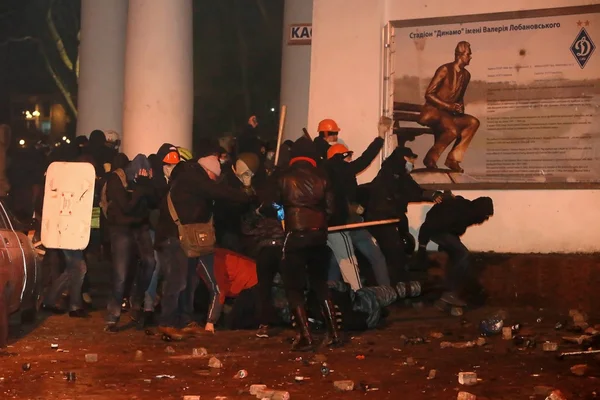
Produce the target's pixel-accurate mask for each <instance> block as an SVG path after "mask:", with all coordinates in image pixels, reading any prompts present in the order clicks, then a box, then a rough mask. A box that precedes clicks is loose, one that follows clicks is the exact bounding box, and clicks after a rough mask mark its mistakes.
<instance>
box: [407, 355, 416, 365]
mask: <svg viewBox="0 0 600 400" xmlns="http://www.w3.org/2000/svg"><path fill="white" fill-rule="evenodd" d="M415 364H416V362H415V360H414V358H412V357H408V358H407V359H406V365H408V366H411V367H412V366H413V365H415Z"/></svg>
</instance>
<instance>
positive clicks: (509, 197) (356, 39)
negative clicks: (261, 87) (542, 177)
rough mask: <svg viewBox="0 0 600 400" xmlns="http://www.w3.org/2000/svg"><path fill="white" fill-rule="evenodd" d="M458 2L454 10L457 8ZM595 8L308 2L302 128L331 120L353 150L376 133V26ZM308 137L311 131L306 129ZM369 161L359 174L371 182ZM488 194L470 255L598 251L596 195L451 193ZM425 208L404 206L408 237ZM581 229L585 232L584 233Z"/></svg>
mask: <svg viewBox="0 0 600 400" xmlns="http://www.w3.org/2000/svg"><path fill="white" fill-rule="evenodd" d="M459 4H460V6H459ZM589 4H598V1H597V0H596V1H589V0H587V1H586V0H529V1H527V2H525V1H522V0H521V1H520V0H504V1H501V2H500V1H491V0H463V1H461V2H448V1H445V0H412V1H408V0H404V1H399V0H369V1H367V0H314V6H313V7H314V8H313V43H312V54H311V57H312V61H311V73H310V94H309V111H308V125H309V127H310V128H313V127H316V125H317V123H318V121H319V120H321V119H322V118H334V119H336V121H337V122H338V123H339V125H340V126H341V129H342V131H341V133H340V138H341V139H342V140H344V141H345V142H346V144H348V145H349V147H350V148H351V149H353V150H355V151H356V152H361V151H363V150H364V149H365V148H366V147H367V145H368V144H369V143H370V142H371V140H372V139H373V138H374V137H375V135H376V134H377V132H376V126H377V119H378V117H379V114H380V113H381V105H380V104H381V98H382V89H381V87H382V85H381V80H382V76H381V75H382V73H381V68H382V64H381V63H382V57H381V48H382V29H383V27H384V26H385V24H386V23H387V22H388V21H395V20H402V19H413V18H428V17H441V16H452V15H465V14H481V13H492V12H506V11H517V10H526V9H542V8H551V7H566V6H577V5H589ZM309 130H310V131H311V132H312V131H313V129H309ZM378 169H379V162H378V161H375V162H374V163H373V165H371V167H370V168H369V169H368V170H367V171H365V172H364V173H363V174H362V175H361V176H360V177H359V181H360V182H361V183H364V182H368V181H370V180H372V179H373V177H374V176H375V175H376V173H377V171H378ZM456 194H459V195H463V196H465V197H467V198H475V197H478V196H482V195H489V196H491V197H493V199H494V202H495V208H496V215H495V216H494V217H493V218H492V219H490V221H488V222H487V223H486V224H484V225H482V226H480V227H476V228H473V229H471V230H470V231H469V232H468V233H467V234H466V235H465V237H464V239H465V244H466V245H467V246H468V247H469V248H471V249H472V250H476V251H497V252H534V253H537V252H539V253H553V252H596V251H600V207H598V205H599V204H600V191H598V190H552V191H545V190H544V191H542V190H518V191H517V190H504V191H463V192H456ZM427 210H428V208H427V207H426V206H423V205H414V206H411V207H410V209H409V220H410V225H411V230H413V233H415V232H416V229H417V228H418V226H419V225H420V224H421V222H422V221H423V217H424V215H425V213H426V212H427ZM584 232H588V233H584Z"/></svg>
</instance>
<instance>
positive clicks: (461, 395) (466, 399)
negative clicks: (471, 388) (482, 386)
mask: <svg viewBox="0 0 600 400" xmlns="http://www.w3.org/2000/svg"><path fill="white" fill-rule="evenodd" d="M456 400H477V396H475V395H474V394H472V393H469V392H458V396H457V397H456Z"/></svg>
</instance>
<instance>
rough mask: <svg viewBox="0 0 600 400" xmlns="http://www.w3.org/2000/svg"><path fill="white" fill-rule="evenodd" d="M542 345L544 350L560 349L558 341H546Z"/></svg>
mask: <svg viewBox="0 0 600 400" xmlns="http://www.w3.org/2000/svg"><path fill="white" fill-rule="evenodd" d="M542 347H543V349H544V351H556V350H558V343H555V342H544V344H543V345H542Z"/></svg>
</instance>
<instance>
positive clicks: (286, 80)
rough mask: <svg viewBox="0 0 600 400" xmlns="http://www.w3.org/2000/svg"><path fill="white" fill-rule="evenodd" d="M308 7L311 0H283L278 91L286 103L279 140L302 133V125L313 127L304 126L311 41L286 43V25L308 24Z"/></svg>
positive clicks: (309, 8) (295, 137)
mask: <svg viewBox="0 0 600 400" xmlns="http://www.w3.org/2000/svg"><path fill="white" fill-rule="evenodd" d="M312 11H313V8H312V0H285V7H284V14H283V42H282V46H283V47H282V60H281V94H280V103H281V104H282V105H285V106H287V114H286V122H285V130H284V137H283V140H286V139H292V140H295V139H297V138H298V137H300V136H301V135H302V128H307V129H308V131H309V132H313V131H314V130H316V128H317V126H316V125H315V126H314V129H311V128H312V126H311V127H309V126H307V121H308V88H309V82H310V51H311V45H310V44H308V45H290V44H288V32H289V28H290V25H292V24H310V23H311V22H312ZM311 134H312V133H311Z"/></svg>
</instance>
